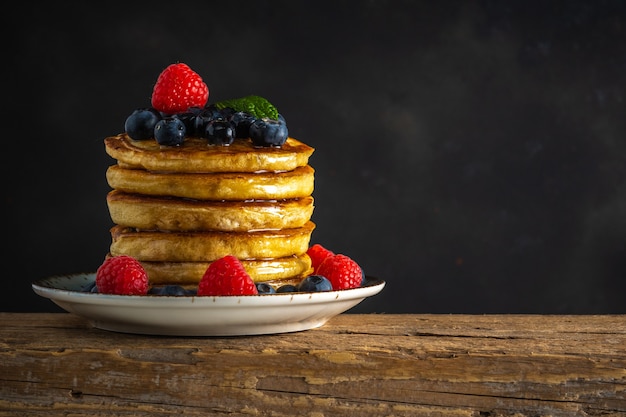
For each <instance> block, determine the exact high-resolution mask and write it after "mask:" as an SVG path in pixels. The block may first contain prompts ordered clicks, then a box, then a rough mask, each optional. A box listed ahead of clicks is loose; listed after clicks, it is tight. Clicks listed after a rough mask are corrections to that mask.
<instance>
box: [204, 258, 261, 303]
mask: <svg viewBox="0 0 626 417" xmlns="http://www.w3.org/2000/svg"><path fill="white" fill-rule="evenodd" d="M258 293H259V292H258V290H257V288H256V285H255V284H254V281H252V278H250V275H248V273H247V272H246V270H245V269H244V267H243V265H242V264H241V262H240V261H239V259H237V258H235V257H234V256H232V255H227V256H224V257H223V258H220V259H218V260H216V261H213V262H211V264H210V265H209V267H208V268H207V270H206V272H205V273H204V275H203V276H202V279H201V280H200V283H199V284H198V295H255V294H258Z"/></svg>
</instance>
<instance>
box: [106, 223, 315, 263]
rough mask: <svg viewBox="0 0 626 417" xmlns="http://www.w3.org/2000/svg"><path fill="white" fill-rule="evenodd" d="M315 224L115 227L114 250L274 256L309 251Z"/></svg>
mask: <svg viewBox="0 0 626 417" xmlns="http://www.w3.org/2000/svg"><path fill="white" fill-rule="evenodd" d="M314 228H315V224H314V223H313V222H311V221H308V222H307V223H306V224H305V225H304V226H303V227H298V228H293V229H281V230H269V231H268V230H266V231H253V232H210V231H207V232H187V233H185V232H158V231H136V229H133V228H128V227H123V226H119V225H115V226H113V227H112V228H111V238H112V242H111V246H110V253H111V255H113V256H117V255H128V256H132V257H133V258H135V259H137V260H138V261H156V262H211V261H214V260H216V259H219V258H222V257H224V256H226V255H232V256H234V257H236V258H239V259H240V260H246V259H273V258H282V257H285V256H292V255H294V254H302V253H305V252H306V251H307V249H308V247H309V242H310V239H311V233H312V232H313V229H314Z"/></svg>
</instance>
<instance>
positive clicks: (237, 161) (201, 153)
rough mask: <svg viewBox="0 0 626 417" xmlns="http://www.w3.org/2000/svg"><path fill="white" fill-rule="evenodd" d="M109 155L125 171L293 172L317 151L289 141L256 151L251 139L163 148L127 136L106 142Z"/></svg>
mask: <svg viewBox="0 0 626 417" xmlns="http://www.w3.org/2000/svg"><path fill="white" fill-rule="evenodd" d="M104 144H105V148H106V152H107V154H109V155H110V156H111V157H112V158H114V159H117V161H118V164H119V165H120V166H122V167H125V168H143V169H146V170H149V171H164V172H195V173H208V172H257V171H291V170H293V169H295V168H297V167H302V166H306V165H307V164H308V161H309V157H310V156H311V155H312V154H313V151H314V149H313V148H311V147H310V146H308V145H306V144H304V143H302V142H300V141H298V140H296V139H294V138H288V139H287V141H286V142H285V143H284V144H283V145H282V146H281V147H255V146H254V145H252V142H251V141H250V139H236V140H235V141H234V142H233V143H232V144H231V145H229V146H221V145H209V144H207V141H206V139H201V138H187V139H185V142H184V143H183V144H182V145H180V146H161V145H159V144H158V143H157V142H156V141H155V140H154V139H148V140H142V141H137V140H132V139H130V138H129V137H128V135H126V134H125V133H122V134H119V135H117V136H110V137H107V138H106V139H105V140H104Z"/></svg>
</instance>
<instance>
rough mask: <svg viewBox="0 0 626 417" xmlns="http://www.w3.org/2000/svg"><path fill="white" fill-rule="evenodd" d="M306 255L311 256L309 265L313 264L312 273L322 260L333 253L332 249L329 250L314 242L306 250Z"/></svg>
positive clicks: (315, 272) (315, 271) (314, 272)
mask: <svg viewBox="0 0 626 417" xmlns="http://www.w3.org/2000/svg"><path fill="white" fill-rule="evenodd" d="M306 253H307V255H309V258H311V265H312V266H313V274H317V269H318V268H319V266H320V264H321V263H322V261H323V260H324V259H326V258H328V257H329V256H332V255H334V253H333V252H332V251H329V250H328V249H326V248H325V247H324V246H322V245H320V244H319V243H316V244H315V245H313V246H311V247H310V248H309V249H308V250H307V251H306Z"/></svg>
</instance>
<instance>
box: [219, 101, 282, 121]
mask: <svg viewBox="0 0 626 417" xmlns="http://www.w3.org/2000/svg"><path fill="white" fill-rule="evenodd" d="M215 107H217V108H218V109H220V110H222V109H224V108H226V107H230V108H231V109H233V110H235V111H244V112H246V113H250V114H251V115H253V116H254V117H256V118H258V119H262V118H268V119H274V120H277V119H278V110H277V109H276V107H274V105H273V104H272V103H270V102H269V101H267V100H266V99H265V98H263V97H260V96H254V95H253V96H246V97H241V98H234V99H231V100H223V101H218V102H217V103H215Z"/></svg>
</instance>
